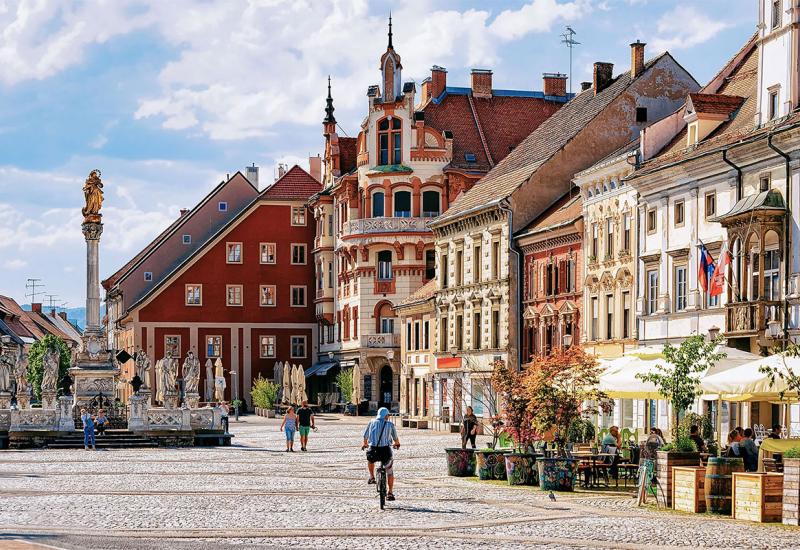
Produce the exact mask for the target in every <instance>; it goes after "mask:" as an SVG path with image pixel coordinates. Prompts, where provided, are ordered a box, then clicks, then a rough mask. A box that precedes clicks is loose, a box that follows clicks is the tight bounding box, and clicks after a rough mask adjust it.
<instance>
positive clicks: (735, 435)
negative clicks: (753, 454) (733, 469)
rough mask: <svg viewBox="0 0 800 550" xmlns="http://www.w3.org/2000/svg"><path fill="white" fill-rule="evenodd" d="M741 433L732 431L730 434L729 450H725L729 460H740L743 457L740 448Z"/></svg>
mask: <svg viewBox="0 0 800 550" xmlns="http://www.w3.org/2000/svg"><path fill="white" fill-rule="evenodd" d="M740 439H741V437H739V432H737V431H736V430H731V431H730V433H729V434H728V448H727V449H726V450H725V456H726V457H727V458H738V457H740V456H742V450H741V448H740V447H739V440H740Z"/></svg>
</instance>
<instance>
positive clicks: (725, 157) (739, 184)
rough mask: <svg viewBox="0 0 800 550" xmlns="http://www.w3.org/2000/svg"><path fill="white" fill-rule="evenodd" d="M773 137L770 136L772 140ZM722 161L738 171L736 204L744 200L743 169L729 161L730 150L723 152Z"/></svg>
mask: <svg viewBox="0 0 800 550" xmlns="http://www.w3.org/2000/svg"><path fill="white" fill-rule="evenodd" d="M771 138H772V136H770V139H771ZM722 161H723V162H724V163H725V164H727V165H728V166H730V167H731V168H733V169H734V170H736V201H735V202H734V204H736V203H737V202H739V201H740V200H742V169H741V168H739V167H738V166H736V165H735V164H734V163H733V162H731V161H730V159H728V149H723V150H722Z"/></svg>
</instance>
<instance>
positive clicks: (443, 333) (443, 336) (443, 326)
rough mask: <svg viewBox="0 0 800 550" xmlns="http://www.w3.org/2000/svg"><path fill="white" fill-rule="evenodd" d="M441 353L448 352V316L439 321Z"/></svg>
mask: <svg viewBox="0 0 800 550" xmlns="http://www.w3.org/2000/svg"><path fill="white" fill-rule="evenodd" d="M439 351H443V352H444V351H447V314H445V315H444V316H443V317H442V318H441V319H440V320H439Z"/></svg>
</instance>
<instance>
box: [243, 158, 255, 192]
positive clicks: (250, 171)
mask: <svg viewBox="0 0 800 550" xmlns="http://www.w3.org/2000/svg"><path fill="white" fill-rule="evenodd" d="M244 177H246V178H247V181H249V182H250V183H252V184H253V186H254V187H255V188H256V189H258V166H256V163H255V162H254V163H253V165H252V166H245V167H244Z"/></svg>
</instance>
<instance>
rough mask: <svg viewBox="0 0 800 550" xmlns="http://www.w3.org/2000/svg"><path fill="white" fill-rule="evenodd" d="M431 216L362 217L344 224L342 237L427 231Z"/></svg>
mask: <svg viewBox="0 0 800 550" xmlns="http://www.w3.org/2000/svg"><path fill="white" fill-rule="evenodd" d="M428 220H429V218H361V219H359V220H350V221H349V222H346V223H345V224H344V228H343V229H342V234H341V236H342V237H347V236H350V235H374V234H381V233H425V232H429V231H430V230H429V229H428V228H427V227H425V224H426V223H427V222H428Z"/></svg>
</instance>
